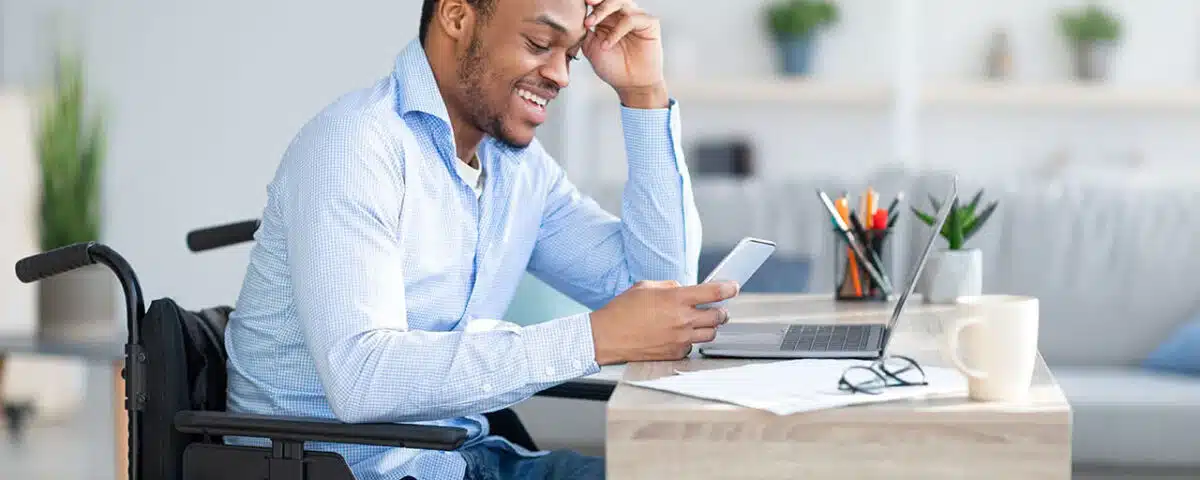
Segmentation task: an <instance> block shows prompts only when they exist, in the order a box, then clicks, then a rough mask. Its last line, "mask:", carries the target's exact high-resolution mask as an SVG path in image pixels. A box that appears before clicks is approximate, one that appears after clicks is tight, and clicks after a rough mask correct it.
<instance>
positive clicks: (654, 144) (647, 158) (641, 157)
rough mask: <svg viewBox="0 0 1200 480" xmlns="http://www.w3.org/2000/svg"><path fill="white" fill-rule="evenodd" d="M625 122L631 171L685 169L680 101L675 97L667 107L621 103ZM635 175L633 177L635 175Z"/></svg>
mask: <svg viewBox="0 0 1200 480" xmlns="http://www.w3.org/2000/svg"><path fill="white" fill-rule="evenodd" d="M621 125H622V126H623V128H624V134H625V155H626V157H627V158H628V161H629V170H630V172H637V173H638V174H639V175H641V174H645V173H655V172H662V171H663V170H664V167H673V170H668V171H669V172H670V173H678V172H683V171H685V167H684V166H683V165H681V162H682V161H683V158H684V156H683V149H682V142H681V141H680V138H681V137H680V132H681V130H682V129H681V128H680V121H679V105H678V104H677V103H676V101H675V99H671V101H670V103H669V104H668V106H667V108H652V109H640V108H630V107H626V106H624V105H622V106H621ZM631 178H633V177H631Z"/></svg>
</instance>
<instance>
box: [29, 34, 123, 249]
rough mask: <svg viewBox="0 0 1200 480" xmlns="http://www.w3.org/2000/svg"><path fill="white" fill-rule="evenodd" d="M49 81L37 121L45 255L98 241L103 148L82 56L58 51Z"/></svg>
mask: <svg viewBox="0 0 1200 480" xmlns="http://www.w3.org/2000/svg"><path fill="white" fill-rule="evenodd" d="M53 80H54V81H53V85H52V88H51V90H50V93H49V95H48V97H47V100H46V103H45V105H44V106H43V109H42V111H41V114H40V116H39V118H40V128H39V130H38V142H37V149H38V150H37V154H38V158H39V161H40V163H41V167H42V187H43V191H42V204H41V220H42V225H41V226H42V231H41V244H42V245H41V246H42V249H43V250H50V249H54V248H58V247H62V246H65V245H70V244H72V243H76V242H86V241H93V240H98V239H99V237H100V174H101V168H102V167H103V163H104V156H105V147H106V142H105V130H104V120H103V115H102V113H100V112H98V111H95V110H93V106H91V105H89V102H88V95H87V82H86V73H85V69H84V65H83V61H82V60H81V57H80V55H78V54H77V53H74V52H70V51H67V50H66V49H61V48H60V49H59V50H58V51H57V53H56V56H55V69H54V79H53Z"/></svg>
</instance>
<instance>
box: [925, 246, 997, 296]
mask: <svg viewBox="0 0 1200 480" xmlns="http://www.w3.org/2000/svg"><path fill="white" fill-rule="evenodd" d="M921 277H922V285H919V286H920V287H922V290H921V293H922V295H923V296H924V297H925V302H926V303H937V304H950V303H954V302H955V300H956V299H958V297H962V296H974V295H980V294H981V293H983V292H982V291H983V252H982V251H980V250H978V249H974V248H972V249H966V250H942V251H940V252H937V254H935V255H932V256H931V257H930V258H929V263H928V264H927V265H925V271H924V272H923V273H922V275H921Z"/></svg>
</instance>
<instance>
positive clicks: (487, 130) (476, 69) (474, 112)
mask: <svg viewBox="0 0 1200 480" xmlns="http://www.w3.org/2000/svg"><path fill="white" fill-rule="evenodd" d="M479 33H480V32H479V31H478V27H476V31H475V32H474V35H473V36H472V38H471V43H470V44H469V45H467V51H466V53H465V54H463V56H462V57H460V58H459V59H458V80H459V83H460V84H461V85H462V86H463V91H462V93H463V96H462V100H463V101H462V102H461V103H462V108H463V113H464V114H465V115H466V117H467V118H466V120H467V121H468V122H471V126H473V127H475V128H476V129H477V130H479V131H481V132H483V133H484V134H486V135H488V136H491V137H492V138H495V139H496V140H499V141H500V143H501V144H503V145H504V146H506V147H508V148H510V149H518V150H519V149H523V148H525V147H528V146H529V143H528V142H518V141H516V140H515V139H514V138H513V135H512V134H511V133H510V132H508V131H506V130H505V128H504V119H503V114H502V113H501V112H500V111H499V109H496V108H494V107H493V106H492V105H490V104H489V102H488V101H487V98H488V96H487V95H486V90H485V89H484V87H483V86H484V81H485V79H487V78H488V77H489V76H490V75H489V71H488V68H487V55H486V54H485V52H484V51H483V45H482V44H481V42H480V41H479ZM495 80H496V82H497V83H498V82H499V79H495Z"/></svg>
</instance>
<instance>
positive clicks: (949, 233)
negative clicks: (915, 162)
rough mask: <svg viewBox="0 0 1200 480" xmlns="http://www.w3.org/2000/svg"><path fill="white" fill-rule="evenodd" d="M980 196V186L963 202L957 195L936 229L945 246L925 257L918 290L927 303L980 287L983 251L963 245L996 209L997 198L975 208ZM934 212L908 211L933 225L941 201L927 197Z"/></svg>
mask: <svg viewBox="0 0 1200 480" xmlns="http://www.w3.org/2000/svg"><path fill="white" fill-rule="evenodd" d="M982 199H983V190H982V189H980V190H979V191H978V192H976V193H975V196H974V197H972V198H971V202H970V203H968V204H967V205H966V206H962V205H960V203H959V201H958V199H957V198H955V199H954V203H953V204H951V205H950V215H949V216H948V217H947V218H946V223H945V224H944V225H942V231H941V232H939V233H940V234H941V236H942V238H943V239H945V240H946V248H945V249H943V250H941V251H939V252H937V253H936V254H935V255H932V256H931V257H930V258H929V263H928V264H927V265H926V268H925V271H924V273H923V275H922V278H921V281H922V282H921V284H920V290H921V293H922V294H923V295H924V297H925V301H926V302H929V303H953V302H954V300H955V299H956V298H958V297H960V296H971V295H979V294H981V293H983V292H982V290H983V252H981V251H980V250H979V249H977V248H966V243H967V241H968V240H970V239H971V237H973V236H975V234H976V233H979V230H980V229H982V228H983V225H984V224H985V223H987V221H988V219H989V218H991V217H992V213H994V212H995V211H996V207H997V206H998V202H994V201H993V202H992V203H990V204H988V205H987V206H986V207H984V208H983V209H982V210H979V204H980V201H981V200H982ZM929 202H930V204H931V205H932V206H933V211H934V212H935V214H934V215H930V214H928V213H925V212H923V211H921V210H920V209H918V208H917V207H915V206H913V207H911V208H912V211H913V213H914V214H916V216H917V218H919V219H920V220H921V221H922V222H924V223H925V224H926V225H929V226H931V227H932V226H933V224H934V222H935V220H936V218H935V215H936V212H937V211H939V210H941V209H942V205H941V202H939V201H938V200H937V199H936V198H933V197H932V196H931V197H930V198H929Z"/></svg>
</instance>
